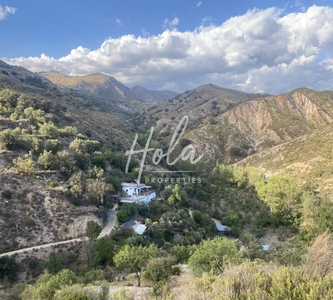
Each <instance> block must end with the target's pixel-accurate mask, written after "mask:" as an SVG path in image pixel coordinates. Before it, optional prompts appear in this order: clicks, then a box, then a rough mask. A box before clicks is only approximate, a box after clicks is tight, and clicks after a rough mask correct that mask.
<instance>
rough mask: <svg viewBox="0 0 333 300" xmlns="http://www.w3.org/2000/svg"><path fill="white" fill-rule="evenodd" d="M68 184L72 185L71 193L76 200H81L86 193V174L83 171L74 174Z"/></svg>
mask: <svg viewBox="0 0 333 300" xmlns="http://www.w3.org/2000/svg"><path fill="white" fill-rule="evenodd" d="M68 183H69V185H70V191H71V193H72V195H73V196H74V197H75V198H76V199H79V198H80V197H81V196H82V195H83V193H84V191H85V185H86V176H85V173H84V172H82V171H79V172H76V173H74V174H73V175H72V176H71V177H70V178H69V179H68Z"/></svg>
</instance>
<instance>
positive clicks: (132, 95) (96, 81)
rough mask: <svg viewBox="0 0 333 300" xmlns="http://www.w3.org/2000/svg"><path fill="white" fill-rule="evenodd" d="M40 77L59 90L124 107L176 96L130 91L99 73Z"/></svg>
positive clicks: (54, 72)
mask: <svg viewBox="0 0 333 300" xmlns="http://www.w3.org/2000/svg"><path fill="white" fill-rule="evenodd" d="M40 75H41V76H43V77H45V78H47V79H49V80H50V81H52V82H53V83H54V84H56V85H57V86H59V87H61V88H67V89H73V90H76V91H79V92H83V93H87V94H89V95H90V96H91V95H92V96H94V97H96V98H100V99H105V100H109V101H116V102H119V103H122V104H123V105H125V106H130V104H135V105H138V104H139V103H138V101H139V102H143V103H146V102H148V103H156V102H160V101H164V100H167V99H170V98H173V97H175V96H177V93H174V92H172V91H150V90H147V89H145V88H144V87H141V86H135V87H133V88H132V89H130V88H129V87H127V86H125V85H124V84H122V83H120V82H119V81H117V80H116V79H115V78H114V77H112V76H107V75H104V74H99V73H98V74H90V75H86V76H66V75H64V74H61V73H59V72H56V71H51V72H41V73H40ZM134 109H135V107H134Z"/></svg>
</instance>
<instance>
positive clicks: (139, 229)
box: [135, 224, 147, 235]
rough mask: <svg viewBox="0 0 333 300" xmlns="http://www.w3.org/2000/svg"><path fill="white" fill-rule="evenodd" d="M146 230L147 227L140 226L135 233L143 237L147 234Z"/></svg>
mask: <svg viewBox="0 0 333 300" xmlns="http://www.w3.org/2000/svg"><path fill="white" fill-rule="evenodd" d="M146 228H147V226H146V225H143V224H139V225H138V227H136V228H135V232H136V233H137V234H140V235H141V234H143V233H144V232H145V230H146Z"/></svg>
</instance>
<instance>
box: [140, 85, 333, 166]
mask: <svg viewBox="0 0 333 300" xmlns="http://www.w3.org/2000/svg"><path fill="white" fill-rule="evenodd" d="M185 115H187V116H188V117H189V124H188V128H187V130H186V132H185V135H184V138H185V139H186V140H188V141H189V142H191V143H193V144H194V145H196V146H197V148H199V149H201V151H203V149H205V155H204V159H206V161H211V162H214V161H216V160H217V159H218V160H219V161H220V162H224V163H234V162H237V161H239V160H242V159H244V158H245V157H247V156H250V155H252V154H254V153H259V152H261V151H263V150H266V149H270V148H271V147H273V146H275V145H279V144H281V143H284V142H287V141H292V140H293V139H295V138H298V137H301V136H303V135H305V134H310V133H312V132H314V130H317V129H320V128H324V127H325V126H327V125H329V124H331V123H332V121H333V92H315V91H312V90H309V89H305V88H302V89H297V90H294V91H291V92H289V93H286V94H283V95H279V96H269V95H256V94H246V93H242V92H238V91H232V90H226V89H221V88H218V87H216V86H212V85H205V86H201V87H198V88H196V89H194V90H192V91H187V92H185V93H184V94H182V95H180V96H178V97H177V98H175V99H173V100H169V101H168V102H166V103H163V105H160V106H158V107H153V108H151V109H150V110H147V111H145V112H144V113H143V115H142V116H140V118H139V117H138V118H137V119H136V122H137V124H138V125H140V126H141V128H142V130H147V129H148V128H149V126H152V125H156V127H157V129H158V130H159V131H160V138H159V140H160V142H162V143H164V144H168V142H169V141H170V138H171V135H172V134H173V131H174V128H175V127H176V125H177V124H178V122H179V120H180V119H181V118H182V117H183V116H185ZM189 142H188V143H189Z"/></svg>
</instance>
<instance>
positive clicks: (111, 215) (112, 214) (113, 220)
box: [97, 204, 118, 239]
mask: <svg viewBox="0 0 333 300" xmlns="http://www.w3.org/2000/svg"><path fill="white" fill-rule="evenodd" d="M117 208H118V204H116V205H115V206H114V207H113V208H112V209H110V210H109V211H108V220H107V223H106V225H105V227H104V228H103V230H102V231H101V233H100V234H99V236H98V238H97V239H100V238H102V237H105V236H107V235H109V234H110V233H111V231H112V229H113V228H114V227H116V226H117V225H118V219H117V211H116V209H117Z"/></svg>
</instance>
